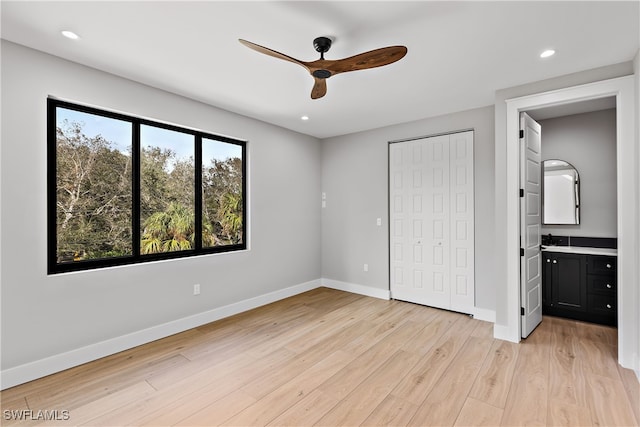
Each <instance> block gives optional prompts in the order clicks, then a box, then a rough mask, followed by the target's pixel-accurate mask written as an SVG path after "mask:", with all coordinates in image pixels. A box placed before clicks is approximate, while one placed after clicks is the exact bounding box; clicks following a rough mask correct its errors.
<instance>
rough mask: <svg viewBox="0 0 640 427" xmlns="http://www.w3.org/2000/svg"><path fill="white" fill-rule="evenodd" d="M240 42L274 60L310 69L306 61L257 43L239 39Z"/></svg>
mask: <svg viewBox="0 0 640 427" xmlns="http://www.w3.org/2000/svg"><path fill="white" fill-rule="evenodd" d="M238 41H239V42H240V43H242V44H243V45H245V46H246V47H248V48H249V49H253V50H255V51H256V52H260V53H264V54H265V55H269V56H273V57H274V58H278V59H283V60H285V61H289V62H293V63H294V64H298V65H301V66H303V67H304V68H306V69H307V70H308V69H309V68H308V67H307V66H306V63H305V62H304V61H300V60H298V59H296V58H292V57H291V56H288V55H285V54H284V53H280V52H278V51H275V50H272V49H269V48H268V47H264V46H260V45H259V44H255V43H252V42H250V41H247V40H243V39H238Z"/></svg>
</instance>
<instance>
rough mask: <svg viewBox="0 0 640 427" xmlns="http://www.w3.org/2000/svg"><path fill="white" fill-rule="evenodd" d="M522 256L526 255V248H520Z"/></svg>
mask: <svg viewBox="0 0 640 427" xmlns="http://www.w3.org/2000/svg"><path fill="white" fill-rule="evenodd" d="M520 256H524V248H520Z"/></svg>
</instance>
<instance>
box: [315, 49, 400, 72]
mask: <svg viewBox="0 0 640 427" xmlns="http://www.w3.org/2000/svg"><path fill="white" fill-rule="evenodd" d="M406 54H407V48H406V47H405V46H389V47H382V48H380V49H375V50H370V51H369V52H365V53H361V54H358V55H354V56H350V57H348V58H343V59H338V60H334V61H325V62H328V64H325V69H327V70H329V71H331V73H332V74H338V73H346V72H348V71H357V70H366V69H367V68H376V67H381V66H383V65H388V64H392V63H394V62H396V61H399V60H400V59H402V58H404V56H405V55H406Z"/></svg>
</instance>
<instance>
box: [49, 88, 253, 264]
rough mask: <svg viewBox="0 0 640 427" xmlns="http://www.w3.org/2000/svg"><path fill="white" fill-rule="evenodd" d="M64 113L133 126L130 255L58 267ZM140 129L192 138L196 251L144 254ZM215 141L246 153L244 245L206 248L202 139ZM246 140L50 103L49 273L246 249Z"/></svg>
mask: <svg viewBox="0 0 640 427" xmlns="http://www.w3.org/2000/svg"><path fill="white" fill-rule="evenodd" d="M59 107H60V108H65V109H70V110H75V111H78V112H82V113H87V114H94V115H98V116H102V117H107V118H112V119H117V120H122V121H125V122H129V123H131V126H132V136H131V148H132V150H131V151H132V155H131V156H132V158H131V164H132V188H131V194H132V218H131V226H132V229H131V230H132V233H131V234H132V237H131V238H132V252H133V253H132V255H127V256H118V257H111V258H100V259H91V260H81V261H74V262H69V263H58V241H57V237H58V236H57V174H56V169H57V109H58V108H59ZM142 125H148V126H154V127H157V128H162V129H167V130H172V131H176V132H181V133H186V134H189V135H193V136H194V145H195V147H194V148H195V155H194V163H195V164H194V170H195V177H194V179H195V188H194V191H195V194H194V204H195V206H194V213H195V247H194V248H192V249H186V250H181V251H175V252H161V253H153V254H141V253H140V237H141V228H140V195H141V190H140V182H141V173H140V153H141V145H140V144H141V140H140V127H141V126H142ZM203 138H205V139H212V140H216V141H220V142H225V143H230V144H234V145H238V146H240V147H241V149H242V230H243V237H242V242H241V243H238V244H229V245H220V246H213V247H204V248H203V247H202V169H203V165H202V139H203ZM247 238H248V228H247V141H243V140H239V139H234V138H230V137H226V136H222V135H216V134H212V133H208V132H204V131H200V130H195V129H190V128H185V127H181V126H177V125H173V124H167V123H162V122H156V121H153V120H149V119H145V118H142V117H136V116H131V115H127V114H122V113H116V112H113V111H108V110H103V109H99V108H95V107H89V106H86V105H81V104H77V103H72V102H68V101H63V100H60V99H56V98H51V97H50V98H47V273H48V274H57V273H67V272H73V271H84V270H93V269H100V268H107V267H115V266H121V265H129V264H139V263H146V262H153V261H159V260H168V259H178V258H186V257H193V256H200V255H208V254H215V253H223V252H235V251H242V250H246V249H247Z"/></svg>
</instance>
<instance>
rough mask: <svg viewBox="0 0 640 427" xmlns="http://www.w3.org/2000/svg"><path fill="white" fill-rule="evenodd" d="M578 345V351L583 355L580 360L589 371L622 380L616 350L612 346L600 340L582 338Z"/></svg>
mask: <svg viewBox="0 0 640 427" xmlns="http://www.w3.org/2000/svg"><path fill="white" fill-rule="evenodd" d="M577 347H578V348H577V352H579V353H580V355H581V357H580V360H581V361H582V363H583V366H584V367H585V369H586V371H587V372H591V373H593V374H596V375H601V376H604V377H607V378H611V379H613V380H620V373H619V372H618V363H617V361H616V360H615V351H614V349H613V348H612V347H611V346H609V345H608V344H606V343H603V342H598V341H591V340H580V341H579V342H578V346H577Z"/></svg>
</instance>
